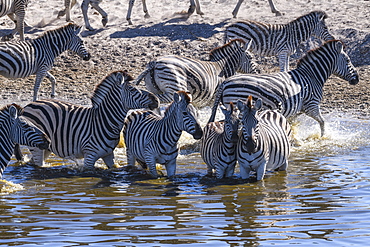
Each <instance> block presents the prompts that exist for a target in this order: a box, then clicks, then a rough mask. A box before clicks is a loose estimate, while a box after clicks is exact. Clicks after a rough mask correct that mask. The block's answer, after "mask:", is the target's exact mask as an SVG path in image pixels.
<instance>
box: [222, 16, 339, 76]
mask: <svg viewBox="0 0 370 247" xmlns="http://www.w3.org/2000/svg"><path fill="white" fill-rule="evenodd" d="M326 18H327V15H326V14H325V12H323V11H313V12H311V13H309V14H306V15H303V16H301V17H299V18H297V19H296V20H294V21H291V22H289V23H288V24H267V23H261V22H256V21H251V20H247V21H239V22H236V23H233V24H231V25H229V26H228V27H226V30H225V36H224V37H225V42H227V41H228V40H230V39H235V38H239V39H243V40H245V41H246V42H249V41H251V40H253V42H252V44H251V46H250V50H251V51H252V52H253V53H254V54H258V55H260V56H267V57H269V56H277V57H278V59H279V67H280V71H288V70H289V56H290V55H292V54H293V53H294V52H295V51H296V49H297V47H298V45H299V44H301V43H302V42H305V41H307V40H308V39H309V38H310V37H311V36H315V37H317V38H319V39H321V40H324V41H329V40H332V39H334V37H333V36H332V35H331V34H330V33H329V32H328V28H327V26H326V24H325V19H326Z"/></svg>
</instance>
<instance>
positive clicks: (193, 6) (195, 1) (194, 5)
mask: <svg viewBox="0 0 370 247" xmlns="http://www.w3.org/2000/svg"><path fill="white" fill-rule="evenodd" d="M134 3H135V0H130V1H129V4H128V10H127V16H126V20H127V21H128V24H129V25H132V21H131V12H132V8H133V7H134ZM142 3H143V11H144V14H145V15H144V18H149V17H150V15H149V12H148V8H147V7H146V0H142ZM195 10H196V11H197V14H198V15H203V12H202V11H201V10H200V4H199V0H190V7H189V10H188V12H187V17H189V16H191V15H192V14H193V13H194V11H195Z"/></svg>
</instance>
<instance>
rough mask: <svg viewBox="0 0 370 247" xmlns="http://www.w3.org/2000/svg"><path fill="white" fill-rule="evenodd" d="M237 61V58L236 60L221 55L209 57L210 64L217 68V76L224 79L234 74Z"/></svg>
mask: <svg viewBox="0 0 370 247" xmlns="http://www.w3.org/2000/svg"><path fill="white" fill-rule="evenodd" d="M237 60H238V58H236V56H231V55H228V56H227V55H224V54H222V53H221V54H219V53H217V54H215V55H213V56H212V57H211V62H212V63H214V64H215V65H216V66H215V67H216V68H218V71H219V73H218V75H219V76H221V77H222V76H223V77H225V78H227V77H230V76H232V75H234V74H235V72H236V70H237Z"/></svg>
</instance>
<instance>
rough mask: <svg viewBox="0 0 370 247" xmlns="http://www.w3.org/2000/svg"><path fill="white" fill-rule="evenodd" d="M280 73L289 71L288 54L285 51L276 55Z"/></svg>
mask: <svg viewBox="0 0 370 247" xmlns="http://www.w3.org/2000/svg"><path fill="white" fill-rule="evenodd" d="M278 58H279V67H280V71H281V72H284V71H289V54H288V52H287V51H283V52H281V53H280V54H279V55H278Z"/></svg>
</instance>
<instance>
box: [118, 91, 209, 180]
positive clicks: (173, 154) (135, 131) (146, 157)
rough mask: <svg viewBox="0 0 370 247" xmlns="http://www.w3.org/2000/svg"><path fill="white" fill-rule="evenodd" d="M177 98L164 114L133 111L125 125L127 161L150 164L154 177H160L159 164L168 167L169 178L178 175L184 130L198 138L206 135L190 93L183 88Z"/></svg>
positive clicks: (133, 164)
mask: <svg viewBox="0 0 370 247" xmlns="http://www.w3.org/2000/svg"><path fill="white" fill-rule="evenodd" d="M173 99H174V100H173V102H172V103H171V104H170V105H169V106H168V108H167V109H166V111H165V113H164V116H163V117H162V116H159V115H157V114H155V113H154V112H152V111H133V112H132V113H131V114H129V115H128V116H127V118H126V120H125V124H124V127H123V136H124V140H125V143H126V154H127V164H128V165H129V166H132V167H133V166H135V161H136V160H137V161H138V162H139V163H140V164H141V165H142V166H143V168H146V167H147V166H148V167H149V172H150V174H151V175H152V176H153V177H157V176H158V174H157V170H156V163H159V164H162V165H165V166H166V171H167V176H168V177H172V176H174V175H175V173H176V158H177V155H178V150H179V149H178V146H177V142H178V140H179V139H180V136H181V133H182V131H186V132H188V133H189V134H191V135H193V137H194V138H195V139H200V138H201V137H202V135H203V131H202V128H201V127H200V125H199V122H198V120H197V111H196V109H195V107H194V106H193V105H192V104H191V98H190V96H189V95H188V94H187V93H186V92H183V91H180V92H177V93H175V94H174V95H173Z"/></svg>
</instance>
